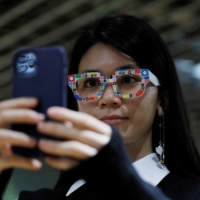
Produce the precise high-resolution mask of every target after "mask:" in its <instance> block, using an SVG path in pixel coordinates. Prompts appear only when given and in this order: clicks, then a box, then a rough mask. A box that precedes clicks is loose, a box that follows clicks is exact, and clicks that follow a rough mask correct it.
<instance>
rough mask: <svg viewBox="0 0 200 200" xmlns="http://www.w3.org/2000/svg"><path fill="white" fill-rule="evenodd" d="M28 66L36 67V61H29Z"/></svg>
mask: <svg viewBox="0 0 200 200" xmlns="http://www.w3.org/2000/svg"><path fill="white" fill-rule="evenodd" d="M28 65H29V67H34V66H35V60H34V59H30V60H29V61H28Z"/></svg>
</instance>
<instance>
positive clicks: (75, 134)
mask: <svg viewBox="0 0 200 200" xmlns="http://www.w3.org/2000/svg"><path fill="white" fill-rule="evenodd" d="M38 130H39V131H40V132H41V133H44V134H48V135H51V136H54V137H58V138H62V139H68V140H76V141H79V142H82V143H84V144H87V145H89V146H91V147H94V148H97V149H99V148H100V147H101V146H103V145H105V144H107V143H108V142H109V139H110V137H108V136H107V135H103V134H98V133H96V132H94V131H90V130H80V129H76V128H75V127H74V128H68V126H66V125H64V124H60V123H55V122H46V123H45V122H40V123H39V124H38Z"/></svg>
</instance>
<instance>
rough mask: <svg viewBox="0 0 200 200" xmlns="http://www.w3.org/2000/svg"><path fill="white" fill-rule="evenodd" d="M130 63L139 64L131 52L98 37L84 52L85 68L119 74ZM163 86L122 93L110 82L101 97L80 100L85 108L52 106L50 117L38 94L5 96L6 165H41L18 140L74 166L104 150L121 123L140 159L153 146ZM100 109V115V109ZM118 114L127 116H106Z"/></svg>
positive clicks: (2, 141)
mask: <svg viewBox="0 0 200 200" xmlns="http://www.w3.org/2000/svg"><path fill="white" fill-rule="evenodd" d="M124 65H129V66H133V67H138V66H137V64H136V63H135V62H134V61H133V60H132V59H131V58H129V57H128V56H126V55H124V54H122V53H121V52H119V51H118V50H116V49H114V48H113V47H110V46H108V45H104V44H102V43H98V44H96V45H94V46H93V47H91V48H90V49H89V50H88V51H87V52H86V53H85V54H84V55H83V57H82V59H81V62H80V65H79V72H82V71H83V70H86V69H96V70H99V71H101V73H103V74H104V75H110V74H113V72H114V71H116V70H118V68H119V67H121V66H124ZM159 103H160V101H159V97H158V90H157V88H156V87H155V86H153V85H152V84H151V83H148V84H147V89H146V91H145V93H144V94H143V96H141V97H139V98H136V99H120V98H118V97H116V96H115V95H114V93H113V90H112V88H111V86H110V85H108V86H107V87H106V89H105V92H104V94H103V96H102V98H100V100H98V101H95V102H87V103H86V102H78V107H79V111H81V112H75V111H72V110H69V109H66V108H60V107H51V108H49V109H48V111H47V114H48V116H49V117H50V118H51V119H53V120H55V121H54V122H46V121H45V119H44V116H43V115H42V114H40V113H37V112H35V111H33V110H31V108H34V107H35V106H37V104H38V101H37V99H35V98H17V99H11V100H6V101H2V102H0V171H3V170H5V169H8V168H11V167H18V168H23V169H29V170H37V169H40V168H41V166H42V164H41V163H40V162H39V161H38V160H37V159H29V158H23V157H21V156H18V155H15V154H13V152H12V151H11V146H12V145H18V146H24V147H28V148H33V147H35V146H36V145H37V146H38V147H39V148H40V149H41V150H42V151H44V152H46V153H50V154H53V155H58V156H60V158H52V157H47V158H46V162H47V163H48V164H49V165H51V166H53V167H55V168H58V169H64V170H67V169H70V168H72V167H74V166H76V165H78V164H79V163H80V162H81V161H82V160H85V159H88V158H90V157H92V156H94V155H96V154H97V153H98V151H99V150H100V149H101V148H102V147H103V146H105V145H106V144H107V143H108V142H109V141H110V138H111V128H110V126H109V125H108V124H113V125H114V126H116V127H117V128H118V129H119V130H120V132H121V134H122V137H123V139H124V142H125V145H126V147H127V150H128V152H129V154H130V156H131V157H132V159H133V160H134V161H135V160H137V159H139V158H141V157H143V156H145V155H147V154H149V153H151V152H152V149H151V134H152V130H151V127H152V123H153V119H154V116H155V114H156V111H157V109H160V106H159ZM97 113H98V115H97ZM113 114H115V115H118V116H121V117H123V118H122V119H111V120H102V118H103V117H105V116H108V115H113ZM13 123H27V124H35V125H36V126H37V128H38V130H39V131H40V132H41V133H42V134H47V135H52V136H54V137H58V138H62V139H64V140H63V141H55V140H44V139H43V140H40V141H39V142H36V141H35V139H34V138H30V137H29V136H28V135H26V133H20V132H15V131H12V130H9V129H8V127H9V126H10V125H12V124H13Z"/></svg>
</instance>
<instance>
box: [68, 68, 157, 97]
mask: <svg viewBox="0 0 200 200" xmlns="http://www.w3.org/2000/svg"><path fill="white" fill-rule="evenodd" d="M130 74H134V75H139V76H140V77H141V78H142V79H141V86H140V89H139V90H138V91H137V93H136V94H120V92H119V91H118V88H117V84H116V79H117V78H118V77H119V76H121V75H130ZM82 78H98V79H99V80H100V83H101V86H100V91H99V93H98V94H97V96H90V97H85V98H82V97H80V96H79V95H78V91H77V88H76V82H77V81H78V80H79V79H82ZM148 80H149V81H150V82H151V83H153V84H154V85H155V86H160V82H159V80H158V79H157V77H156V76H155V75H154V74H153V73H151V71H149V70H148V69H140V68H130V69H122V70H118V71H116V72H115V73H114V74H113V75H110V76H104V75H103V74H101V73H99V72H84V73H81V74H71V75H68V85H69V87H70V88H71V89H72V92H73V94H74V97H75V98H76V99H77V100H78V101H94V100H98V99H100V98H101V96H102V94H103V93H104V91H105V88H106V85H107V84H108V83H109V84H110V85H112V87H113V91H114V93H115V95H116V96H118V97H120V98H125V99H129V98H137V97H140V96H142V95H143V94H144V91H145V88H146V83H147V81H148Z"/></svg>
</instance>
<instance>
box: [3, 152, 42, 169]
mask: <svg viewBox="0 0 200 200" xmlns="http://www.w3.org/2000/svg"><path fill="white" fill-rule="evenodd" d="M41 166H42V164H41V162H39V161H38V160H36V159H28V158H23V157H21V156H17V155H12V156H9V157H1V159H0V171H2V170H5V169H9V168H13V167H17V168H23V169H29V170H38V169H40V168H41Z"/></svg>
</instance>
